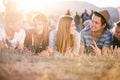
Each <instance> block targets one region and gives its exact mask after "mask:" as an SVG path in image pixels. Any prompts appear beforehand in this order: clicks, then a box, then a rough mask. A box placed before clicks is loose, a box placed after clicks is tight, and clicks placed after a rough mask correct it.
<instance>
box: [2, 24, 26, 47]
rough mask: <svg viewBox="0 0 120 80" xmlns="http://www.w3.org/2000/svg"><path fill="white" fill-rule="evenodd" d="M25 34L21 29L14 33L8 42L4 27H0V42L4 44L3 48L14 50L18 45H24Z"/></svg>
mask: <svg viewBox="0 0 120 80" xmlns="http://www.w3.org/2000/svg"><path fill="white" fill-rule="evenodd" d="M25 36H26V33H25V31H24V30H23V29H21V30H20V31H19V32H15V34H14V37H13V39H12V40H9V39H8V38H7V36H6V32H5V27H2V26H0V40H3V41H4V42H5V47H13V48H16V47H17V46H18V45H19V44H21V43H22V44H24V40H25Z"/></svg>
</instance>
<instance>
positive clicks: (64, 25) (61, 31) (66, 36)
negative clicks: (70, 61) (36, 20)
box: [56, 15, 76, 53]
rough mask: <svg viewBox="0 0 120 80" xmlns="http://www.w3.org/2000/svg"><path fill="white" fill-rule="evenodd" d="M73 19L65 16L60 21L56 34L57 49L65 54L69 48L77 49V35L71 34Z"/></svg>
mask: <svg viewBox="0 0 120 80" xmlns="http://www.w3.org/2000/svg"><path fill="white" fill-rule="evenodd" d="M72 20H73V18H72V17H71V16H68V15H65V16H62V17H61V18H60V19H59V22H58V26H57V27H58V30H57V34H56V47H57V51H58V52H61V53H64V52H66V51H67V50H68V48H75V47H76V39H75V35H72V34H70V27H71V23H72Z"/></svg>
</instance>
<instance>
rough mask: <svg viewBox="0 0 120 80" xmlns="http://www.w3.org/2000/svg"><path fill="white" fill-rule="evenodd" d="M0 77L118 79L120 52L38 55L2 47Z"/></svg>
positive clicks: (8, 79) (2, 79) (16, 79)
mask: <svg viewBox="0 0 120 80" xmlns="http://www.w3.org/2000/svg"><path fill="white" fill-rule="evenodd" d="M0 80H120V54H115V53H113V54H110V55H109V56H90V55H81V56H80V57H76V58H70V57H65V56H49V57H41V56H30V55H24V54H19V53H16V52H14V51H11V50H5V51H1V52H0Z"/></svg>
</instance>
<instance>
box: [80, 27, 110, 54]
mask: <svg viewBox="0 0 120 80" xmlns="http://www.w3.org/2000/svg"><path fill="white" fill-rule="evenodd" d="M91 44H92V45H93V38H92V31H91V28H86V29H83V30H82V31H81V33H80V45H84V46H85V51H86V53H89V52H91V51H92V50H93V49H92V47H91V46H90V45H91ZM96 44H97V46H98V48H100V49H102V47H103V46H111V44H112V33H111V32H110V31H109V30H105V31H104V32H103V34H102V35H101V37H100V38H99V40H98V41H96Z"/></svg>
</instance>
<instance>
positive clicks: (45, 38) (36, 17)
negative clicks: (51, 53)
mask: <svg viewBox="0 0 120 80" xmlns="http://www.w3.org/2000/svg"><path fill="white" fill-rule="evenodd" d="M34 20H38V21H42V22H43V27H44V29H43V33H42V39H43V42H42V46H43V49H45V48H46V46H48V35H49V27H48V24H49V20H48V18H47V16H46V15H45V14H43V13H36V14H35V15H34V16H33V17H32V20H31V22H33V21H34Z"/></svg>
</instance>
